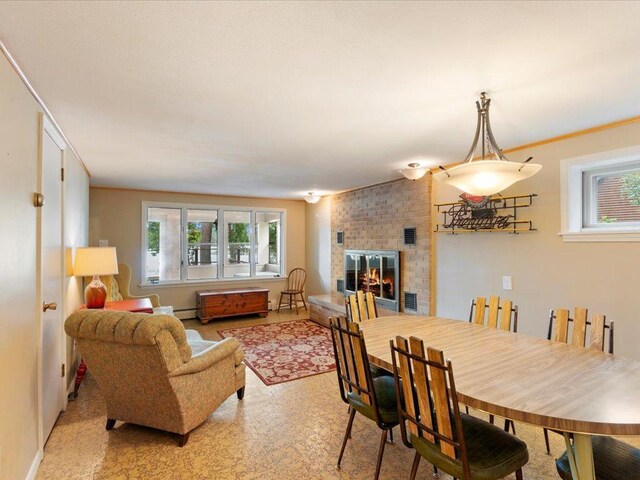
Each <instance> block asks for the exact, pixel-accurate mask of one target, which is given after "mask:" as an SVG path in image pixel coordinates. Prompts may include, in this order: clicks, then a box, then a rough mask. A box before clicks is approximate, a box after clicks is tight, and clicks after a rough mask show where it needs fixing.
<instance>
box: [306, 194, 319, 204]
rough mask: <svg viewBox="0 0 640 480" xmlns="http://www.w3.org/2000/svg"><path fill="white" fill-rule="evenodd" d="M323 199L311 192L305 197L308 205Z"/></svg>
mask: <svg viewBox="0 0 640 480" xmlns="http://www.w3.org/2000/svg"><path fill="white" fill-rule="evenodd" d="M321 198H322V197H321V196H320V195H318V194H317V193H313V192H309V193H308V194H306V195H305V196H304V199H305V201H306V202H307V203H318V202H319V201H320V199H321Z"/></svg>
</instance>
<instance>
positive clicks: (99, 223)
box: [89, 188, 305, 318]
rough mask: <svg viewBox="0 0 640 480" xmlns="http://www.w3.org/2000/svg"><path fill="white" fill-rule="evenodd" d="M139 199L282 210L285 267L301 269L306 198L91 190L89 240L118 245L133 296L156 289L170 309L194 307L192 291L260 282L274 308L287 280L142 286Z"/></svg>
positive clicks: (93, 242)
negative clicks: (286, 198) (130, 279)
mask: <svg viewBox="0 0 640 480" xmlns="http://www.w3.org/2000/svg"><path fill="white" fill-rule="evenodd" d="M143 201H155V202H176V203H190V204H202V205H223V206H239V207H258V208H282V209H285V210H286V212H287V213H286V228H287V232H286V259H285V261H286V265H285V270H286V271H289V270H291V269H292V268H295V267H302V268H305V202H304V201H301V200H280V199H262V198H244V197H226V196H217V195H194V194H186V193H169V192H152V191H145V190H122V189H109V188H91V191H90V202H89V203H90V208H89V217H90V221H89V222H90V225H89V242H90V244H91V245H98V241H99V240H101V239H104V240H108V241H109V246H112V247H116V249H117V252H118V261H120V262H124V263H128V264H129V265H131V268H132V270H133V277H132V282H131V283H132V288H131V293H132V294H133V295H144V294H146V293H151V292H155V293H158V294H159V295H160V303H161V304H163V305H172V306H173V307H174V309H192V308H194V307H195V295H194V292H195V291H196V290H205V289H210V288H223V287H228V286H233V287H241V286H250V285H258V286H263V287H265V288H269V289H270V295H269V298H270V299H271V301H272V307H273V306H274V302H275V303H276V305H275V306H277V299H278V297H279V294H280V291H281V290H282V289H283V287H284V284H285V280H284V279H269V280H256V279H253V280H247V281H227V282H221V281H218V282H209V283H205V284H197V285H193V284H192V285H180V286H175V285H172V286H169V285H167V286H160V285H155V286H153V287H145V288H140V287H139V284H140V278H141V258H142V257H141V245H142V243H141V242H142V237H141V235H142V229H141V222H142V202H143ZM180 316H181V317H182V318H185V317H189V316H193V312H186V314H182V315H180Z"/></svg>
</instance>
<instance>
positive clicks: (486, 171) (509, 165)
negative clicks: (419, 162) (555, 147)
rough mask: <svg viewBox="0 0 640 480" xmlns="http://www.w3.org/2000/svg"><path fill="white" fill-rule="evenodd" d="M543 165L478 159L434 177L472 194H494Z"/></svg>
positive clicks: (528, 175) (530, 174) (536, 170)
mask: <svg viewBox="0 0 640 480" xmlns="http://www.w3.org/2000/svg"><path fill="white" fill-rule="evenodd" d="M541 168H542V165H539V164H537V163H515V162H508V161H504V160H476V161H472V162H465V163H463V164H462V165H458V166H456V167H453V168H450V169H447V170H446V171H442V172H438V173H435V174H434V175H433V178H434V179H435V180H437V181H438V182H440V183H445V184H447V185H452V186H454V187H456V188H458V189H460V190H462V191H463V192H466V193H470V194H472V195H482V196H486V195H493V194H494V193H498V192H501V191H502V190H504V189H505V188H507V187H510V186H511V185H513V184H514V183H516V182H519V181H520V180H524V179H525V178H529V177H530V176H532V175H535V174H536V173H538V171H539V170H540V169H541Z"/></svg>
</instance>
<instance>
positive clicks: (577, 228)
mask: <svg viewBox="0 0 640 480" xmlns="http://www.w3.org/2000/svg"><path fill="white" fill-rule="evenodd" d="M561 179H562V180H561V182H562V183H561V189H562V192H561V199H562V231H561V235H562V237H563V239H564V240H565V241H572V242H600V241H621V242H625V241H640V146H639V147H631V148H624V149H620V150H616V151H612V152H604V153H598V154H594V155H587V156H585V157H578V158H572V159H567V160H563V161H562V163H561Z"/></svg>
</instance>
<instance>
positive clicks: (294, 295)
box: [291, 293, 298, 315]
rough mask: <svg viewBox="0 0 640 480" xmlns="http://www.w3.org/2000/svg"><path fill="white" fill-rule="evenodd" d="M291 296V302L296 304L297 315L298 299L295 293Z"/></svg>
mask: <svg viewBox="0 0 640 480" xmlns="http://www.w3.org/2000/svg"><path fill="white" fill-rule="evenodd" d="M291 296H292V297H293V301H294V302H295V303H296V315H298V298H297V297H296V294H295V293H294V294H293V295H291Z"/></svg>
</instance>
